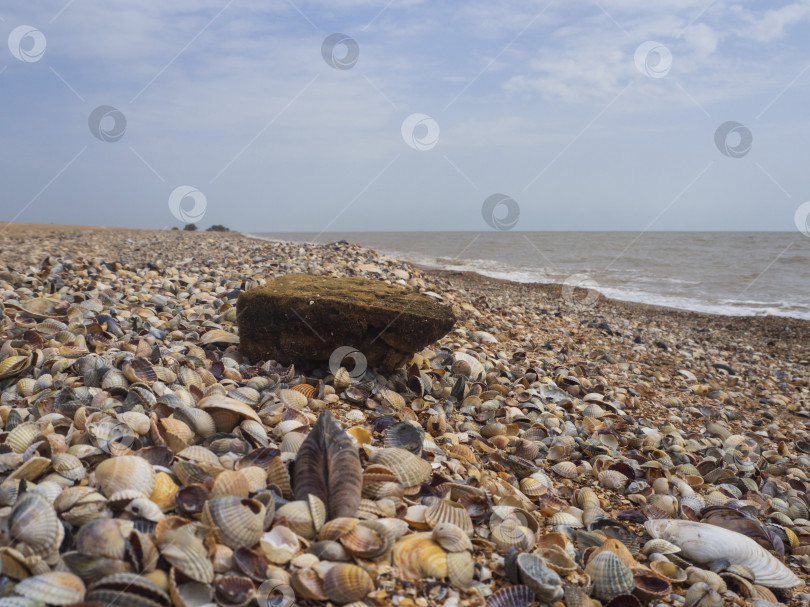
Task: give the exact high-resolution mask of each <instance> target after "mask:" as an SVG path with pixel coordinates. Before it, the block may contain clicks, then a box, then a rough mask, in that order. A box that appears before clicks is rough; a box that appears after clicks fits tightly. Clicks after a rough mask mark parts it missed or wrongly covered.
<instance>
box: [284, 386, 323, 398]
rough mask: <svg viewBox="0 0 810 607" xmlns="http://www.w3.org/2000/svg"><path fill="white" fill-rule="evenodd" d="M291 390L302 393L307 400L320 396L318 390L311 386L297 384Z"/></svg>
mask: <svg viewBox="0 0 810 607" xmlns="http://www.w3.org/2000/svg"><path fill="white" fill-rule="evenodd" d="M290 389H291V390H295V391H296V392H300V393H301V394H303V395H304V396H306V397H307V398H315V397H316V396H317V395H318V389H317V388H316V387H315V386H313V385H311V384H296V385H295V386H293V387H292V388H290Z"/></svg>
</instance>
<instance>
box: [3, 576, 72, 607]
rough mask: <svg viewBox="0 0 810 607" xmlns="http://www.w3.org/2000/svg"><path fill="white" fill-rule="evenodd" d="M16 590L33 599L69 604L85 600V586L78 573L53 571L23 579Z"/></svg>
mask: <svg viewBox="0 0 810 607" xmlns="http://www.w3.org/2000/svg"><path fill="white" fill-rule="evenodd" d="M14 592H16V593H17V594H19V595H20V596H24V597H25V598H27V599H30V600H32V601H41V602H43V603H47V604H49V605H69V604H71V603H79V602H81V601H83V600H84V594H85V587H84V582H82V580H81V578H79V577H78V576H77V575H74V574H72V573H68V572H63V571H53V572H50V573H43V574H41V575H35V576H33V577H29V578H27V579H25V580H22V581H21V582H19V583H18V584H17V585H16V586H15V587H14Z"/></svg>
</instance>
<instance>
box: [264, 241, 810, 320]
mask: <svg viewBox="0 0 810 607" xmlns="http://www.w3.org/2000/svg"><path fill="white" fill-rule="evenodd" d="M250 236H254V237H257V238H263V239H267V240H282V241H293V242H317V243H329V242H336V241H339V240H346V241H349V242H353V243H357V244H360V245H363V246H366V247H369V248H371V249H374V250H375V251H377V252H379V253H385V254H387V255H390V256H392V257H396V258H398V259H402V260H405V261H408V262H412V263H414V264H418V265H420V266H424V267H429V268H441V269H452V270H466V271H471V272H477V273H479V274H482V275H484V276H489V277H493V278H503V279H507V280H512V281H515V282H535V283H561V284H566V283H567V284H571V285H575V286H588V287H592V288H595V289H596V290H598V291H599V292H601V293H602V294H603V295H605V296H607V297H611V298H614V299H620V300H626V301H634V302H640V303H647V304H654V305H659V306H667V307H671V308H679V309H684V310H694V311H697V312H707V313H712V314H725V315H733V316H760V315H773V316H788V317H793V318H802V319H808V320H810V238H808V237H807V236H805V235H804V234H802V233H800V232H495V231H492V232H329V233H324V234H305V233H283V234H280V233H254V234H250Z"/></svg>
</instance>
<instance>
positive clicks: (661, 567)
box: [650, 560, 686, 584]
mask: <svg viewBox="0 0 810 607" xmlns="http://www.w3.org/2000/svg"><path fill="white" fill-rule="evenodd" d="M650 569H652V570H653V571H654V572H655V573H657V574H658V575H660V576H661V577H662V578H665V579H667V580H669V582H670V583H671V584H681V583H683V582H685V581H686V571H684V570H683V569H681V568H680V567H678V565H676V564H675V563H673V562H672V561H667V560H662V561H653V562H651V563H650Z"/></svg>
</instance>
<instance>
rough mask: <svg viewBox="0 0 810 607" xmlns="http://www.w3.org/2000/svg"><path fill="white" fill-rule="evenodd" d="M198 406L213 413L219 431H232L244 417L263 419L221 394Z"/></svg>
mask: <svg viewBox="0 0 810 607" xmlns="http://www.w3.org/2000/svg"><path fill="white" fill-rule="evenodd" d="M182 368H185V367H181V369H182ZM195 375H196V373H195ZM198 377H199V376H198ZM296 394H299V393H298V392H296ZM197 407H198V408H199V409H201V410H203V411H206V412H207V413H208V414H210V415H211V417H212V418H213V419H214V425H215V426H216V429H217V432H231V431H232V430H233V429H234V428H235V427H236V426H238V425H239V422H240V421H241V420H242V419H250V420H253V421H255V422H257V423H261V421H262V420H261V419H259V416H258V415H257V414H256V412H255V411H254V410H253V409H252V408H251V407H250V406H249V405H246V404H245V403H243V402H240V401H238V400H236V399H233V398H228V397H227V396H222V395H219V394H214V395H212V396H206V397H205V398H203V399H202V400H201V401H200V402H199V403H197Z"/></svg>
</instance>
